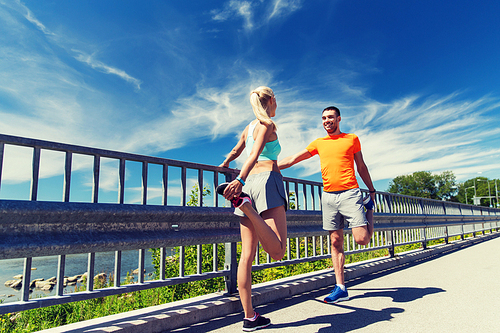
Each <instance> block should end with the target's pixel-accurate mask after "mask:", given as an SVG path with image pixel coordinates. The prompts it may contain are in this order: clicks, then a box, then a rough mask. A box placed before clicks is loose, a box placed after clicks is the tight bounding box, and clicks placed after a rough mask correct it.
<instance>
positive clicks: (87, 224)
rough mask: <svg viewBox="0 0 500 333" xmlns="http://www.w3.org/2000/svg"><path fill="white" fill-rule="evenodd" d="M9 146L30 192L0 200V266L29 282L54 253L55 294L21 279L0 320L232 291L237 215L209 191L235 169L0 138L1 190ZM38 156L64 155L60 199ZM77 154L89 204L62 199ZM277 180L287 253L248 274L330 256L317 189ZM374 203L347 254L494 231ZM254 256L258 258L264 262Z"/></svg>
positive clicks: (411, 205) (400, 200)
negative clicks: (122, 298) (102, 260)
mask: <svg viewBox="0 0 500 333" xmlns="http://www.w3.org/2000/svg"><path fill="white" fill-rule="evenodd" d="M11 146H12V147H14V146H18V147H19V146H20V147H27V148H28V149H31V150H32V154H31V156H32V157H31V171H30V172H31V181H30V187H29V188H30V194H29V198H28V200H8V199H4V200H0V237H1V239H2V242H1V243H0V265H1V263H2V261H1V260H6V259H13V258H24V264H23V268H22V269H23V281H30V280H31V268H32V263H33V258H37V257H41V256H57V258H58V265H57V266H58V267H57V279H56V281H57V282H56V285H55V296H49V297H42V298H30V292H31V289H30V283H23V284H22V286H21V290H20V301H16V302H5V303H3V304H0V314H1V313H8V312H15V311H21V310H27V309H33V308H38V307H44V306H50V305H55V304H62V303H68V302H74V301H80V300H86V299H92V298H98V297H103V296H109V295H116V294H122V293H127V292H132V291H138V290H144V289H150V288H158V287H164V286H170V285H175V284H179V283H185V282H190V281H197V280H203V279H210V278H217V277H223V278H224V279H225V282H226V290H227V292H229V293H234V292H235V291H236V270H237V262H236V260H237V251H238V249H237V243H238V242H239V241H240V235H239V219H238V217H236V216H234V215H233V214H232V210H231V209H230V208H226V207H224V205H227V203H226V202H225V200H220V201H219V200H218V197H217V195H212V194H213V193H214V192H215V191H214V190H213V189H214V188H215V187H216V186H217V184H219V183H220V182H222V181H228V180H231V179H234V177H235V176H236V175H237V172H238V170H233V169H225V168H219V167H215V166H210V165H203V164H196V163H188V162H182V161H176V160H170V159H164V158H157V157H150V156H143V155H136V154H128V153H122V152H116V151H109V150H103V149H96V148H89V147H82V146H75V145H67V144H61V143H55V142H48V141H41V140H33V139H27V138H21V137H14V136H8V135H0V194H1V193H2V192H1V190H2V187H1V186H2V168H3V166H5V165H6V163H9V162H10V161H9V157H8V156H6V155H7V154H5V152H6V148H7V147H11ZM44 151H56V152H62V153H63V154H64V159H63V161H64V162H63V163H64V166H63V168H61V169H62V170H63V175H62V176H63V179H64V181H63V189H62V198H61V201H60V202H56V201H40V200H39V196H38V193H39V190H40V186H41V185H40V183H41V182H40V179H41V178H40V165H41V161H42V160H43V159H42V152H44ZM79 155H85V156H90V157H91V158H92V163H91V165H90V166H89V167H90V168H91V170H92V171H91V174H92V182H91V184H92V191H91V193H92V195H91V197H90V200H89V202H72V201H71V200H70V199H71V197H72V193H73V192H72V191H75V190H74V189H75V188H76V189H78V190H79V189H81V187H80V185H77V184H75V183H74V182H73V184H72V179H73V177H74V176H75V174H76V173H77V172H79V170H80V169H78V170H75V168H74V167H73V161H74V159H75V157H76V156H79ZM104 160H106V162H103V161H104ZM111 160H115V161H117V166H118V167H117V168H118V170H117V176H118V183H117V184H118V189H117V200H116V201H117V204H116V203H114V204H113V203H107V202H102V201H101V200H100V198H101V196H100V195H99V194H100V193H101V188H100V177H101V170H102V168H103V163H108V162H109V161H111ZM131 162H136V163H139V164H140V182H141V186H140V190H141V194H140V199H139V200H138V201H137V203H135V204H134V203H127V202H126V199H125V198H126V193H127V189H128V187H127V186H126V182H127V180H128V179H130V176H129V175H128V174H127V172H128V170H129V169H128V168H127V165H128V164H129V163H131ZM151 166H156V167H159V168H160V169H161V176H160V178H161V201H159V202H156V203H155V204H151V199H150V198H149V196H148V193H149V191H148V189H150V187H151V186H149V185H148V184H149V183H148V178H149V177H148V176H149V170H150V167H151ZM80 167H81V166H79V168H80ZM175 169H177V170H175ZM193 172H194V176H192V177H191V178H190V176H189V174H192V173H193ZM172 175H178V177H177V179H173V178H175V177H172ZM3 181H4V182H5V179H4V180H3ZM190 183H192V184H198V186H194V187H192V190H191V192H189V191H188V187H189V186H188V184H190ZM176 184H179V185H176ZM284 184H285V188H286V191H287V192H288V193H289V194H290V198H291V202H292V203H293V204H291V207H293V208H294V209H290V210H289V211H288V212H287V225H288V236H289V238H288V239H287V253H286V254H285V258H284V259H283V260H280V261H273V260H271V259H270V257H269V256H267V257H266V256H265V255H264V256H263V255H262V253H261V250H259V251H258V252H257V255H256V260H255V265H254V266H253V270H261V269H266V268H271V267H278V266H284V265H290V264H296V263H301V262H307V261H314V260H321V259H326V258H329V257H330V252H331V248H330V246H331V245H330V242H329V240H328V233H327V232H326V231H324V230H322V220H321V210H320V207H321V205H320V202H321V191H322V184H321V183H319V182H313V181H307V180H300V179H294V178H284ZM179 186H180V191H178V187H179ZM206 189H208V190H209V191H206ZM363 191H364V190H363ZM208 192H210V193H212V194H208ZM364 192H366V191H364ZM209 199H211V200H209ZM375 201H376V212H375V233H374V235H373V237H372V240H371V243H370V244H369V245H366V246H359V245H358V244H356V243H355V242H354V239H353V237H351V235H350V231H349V230H346V231H345V233H346V238H345V249H346V254H352V253H358V252H367V251H374V250H381V249H388V250H389V253H390V255H394V249H395V247H396V246H400V245H405V244H414V243H422V246H423V247H424V248H425V247H426V245H427V242H428V241H430V240H435V239H445V240H446V241H448V239H449V238H450V237H456V236H460V237H461V238H463V237H464V236H465V235H467V234H470V235H475V234H476V233H478V232H482V233H485V232H493V230H497V229H498V227H499V223H500V222H499V221H500V210H498V209H492V208H486V207H477V206H471V205H463V204H458V203H451V202H444V201H437V200H426V199H422V198H415V197H408V196H402V195H395V194H390V193H383V192H377V193H376V200H375ZM172 202H176V203H177V205H175V204H172ZM194 205H195V206H194ZM205 244H211V245H212V251H211V252H212V254H211V258H209V259H210V260H211V261H212V268H211V270H210V271H203V269H202V261H203V259H205V260H207V258H203V254H202V246H203V245H205ZM219 244H224V246H223V247H222V246H218V245H219ZM188 246H196V253H197V256H196V257H197V259H196V263H189V262H187V261H186V260H185V249H186V248H187V247H188ZM149 248H159V249H160V250H159V251H160V266H159V270H158V276H156V277H155V278H156V279H153V280H146V276H145V274H144V266H145V254H146V252H145V251H146V249H149ZM170 248H177V254H176V255H177V256H178V258H179V259H178V263H177V261H176V262H175V263H172V260H167V254H168V249H170ZM127 250H137V251H138V256H137V258H138V265H137V266H138V268H139V269H138V283H127V282H126V281H121V279H120V276H121V273H122V268H121V256H122V252H123V251H127ZM109 251H112V252H114V254H115V263H114V272H113V273H114V274H113V276H114V279H113V286H111V287H105V288H96V287H95V284H94V279H93V278H92V277H93V276H94V274H96V273H97V272H96V271H95V260H96V259H95V258H96V253H100V252H109ZM221 251H222V252H223V253H221ZM78 253H80V254H81V253H86V254H88V264H87V275H88V277H89V278H88V279H87V281H86V286H85V289H86V290H85V291H81V292H74V293H69V292H68V290H66V289H65V284H64V283H65V282H64V276H65V264H66V256H68V255H71V254H78ZM221 257H223V258H224V264H223V265H221V264H222V263H221V262H219V261H220V260H219V258H221ZM262 258H266V259H264V261H265V262H262ZM173 264H176V265H177V264H178V272H179V274H178V276H176V277H168V276H166V270H167V268H168V265H173ZM189 264H192V265H194V264H196V273H195V274H190V275H186V274H185V272H186V265H189Z"/></svg>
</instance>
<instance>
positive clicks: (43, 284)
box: [35, 280, 56, 290]
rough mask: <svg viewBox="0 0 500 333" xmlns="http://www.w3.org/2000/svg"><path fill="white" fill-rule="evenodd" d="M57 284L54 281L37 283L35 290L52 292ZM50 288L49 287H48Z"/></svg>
mask: <svg viewBox="0 0 500 333" xmlns="http://www.w3.org/2000/svg"><path fill="white" fill-rule="evenodd" d="M55 284H56V283H55V282H53V281H49V280H47V281H35V288H37V289H41V290H52V288H54V286H55ZM47 286H49V287H47ZM47 288H48V289H47Z"/></svg>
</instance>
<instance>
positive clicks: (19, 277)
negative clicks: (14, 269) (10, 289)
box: [14, 274, 23, 280]
mask: <svg viewBox="0 0 500 333" xmlns="http://www.w3.org/2000/svg"><path fill="white" fill-rule="evenodd" d="M14 279H16V280H22V279H23V275H22V274H19V275H16V276H14Z"/></svg>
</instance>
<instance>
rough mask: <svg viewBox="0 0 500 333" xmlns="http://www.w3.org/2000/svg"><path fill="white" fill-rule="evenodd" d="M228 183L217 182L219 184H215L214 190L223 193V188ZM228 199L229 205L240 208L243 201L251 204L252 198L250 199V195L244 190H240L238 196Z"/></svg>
mask: <svg viewBox="0 0 500 333" xmlns="http://www.w3.org/2000/svg"><path fill="white" fill-rule="evenodd" d="M228 185H229V183H222V184H219V186H217V188H216V189H215V191H216V192H217V193H219V194H220V195H224V190H225V189H226V187H227V186H228ZM230 201H231V205H232V206H233V207H234V208H240V207H241V206H242V205H243V204H244V203H245V202H248V203H249V204H252V200H251V199H250V196H249V195H248V194H246V193H244V192H241V193H240V196H239V197H236V198H233V199H231V200H230Z"/></svg>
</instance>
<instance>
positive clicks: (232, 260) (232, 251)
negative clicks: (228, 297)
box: [224, 242, 238, 294]
mask: <svg viewBox="0 0 500 333" xmlns="http://www.w3.org/2000/svg"><path fill="white" fill-rule="evenodd" d="M224 248H225V251H224V252H225V262H224V269H226V270H229V275H227V276H226V292H227V293H228V294H234V293H236V290H237V282H236V278H237V275H238V262H237V260H236V242H233V243H225V244H224Z"/></svg>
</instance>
